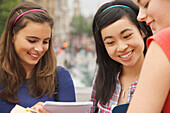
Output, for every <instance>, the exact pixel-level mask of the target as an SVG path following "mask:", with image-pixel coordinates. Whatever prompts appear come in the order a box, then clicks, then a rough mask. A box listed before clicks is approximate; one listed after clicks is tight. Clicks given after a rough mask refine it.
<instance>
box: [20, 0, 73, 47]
mask: <svg viewBox="0 0 170 113" xmlns="http://www.w3.org/2000/svg"><path fill="white" fill-rule="evenodd" d="M21 1H22V2H23V1H34V2H37V3H38V4H39V5H41V6H42V7H43V8H45V9H46V10H47V11H48V12H49V13H50V15H51V16H52V17H53V19H54V23H55V25H54V29H53V37H54V39H55V40H54V42H56V45H60V44H59V43H62V42H64V41H68V40H69V33H70V21H71V19H70V16H69V6H68V0H21Z"/></svg>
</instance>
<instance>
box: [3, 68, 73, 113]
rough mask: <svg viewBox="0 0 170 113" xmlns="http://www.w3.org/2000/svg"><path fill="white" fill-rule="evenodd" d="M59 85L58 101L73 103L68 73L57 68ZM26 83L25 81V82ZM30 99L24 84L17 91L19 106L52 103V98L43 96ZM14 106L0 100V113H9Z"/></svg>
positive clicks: (71, 84)
mask: <svg viewBox="0 0 170 113" xmlns="http://www.w3.org/2000/svg"><path fill="white" fill-rule="evenodd" d="M57 69H58V70H57V71H58V77H59V81H60V85H59V101H60V102H75V101H76V99H75V90H74V85H73V81H72V78H71V76H70V73H69V72H68V71H67V70H66V69H65V68H63V67H61V66H58V67H57ZM26 82H27V80H26ZM37 97H38V96H36V97H31V96H30V95H29V93H28V90H27V88H26V83H25V84H24V85H23V86H22V87H21V88H20V90H19V91H18V98H19V103H18V104H19V105H21V106H23V107H32V106H33V105H35V104H36V103H37V102H45V101H54V97H52V98H49V97H48V95H44V96H43V97H42V98H37ZM14 106H15V104H11V103H9V102H6V101H4V100H1V99H0V113H10V111H11V109H12V108H13V107H14Z"/></svg>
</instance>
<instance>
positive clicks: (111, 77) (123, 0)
mask: <svg viewBox="0 0 170 113" xmlns="http://www.w3.org/2000/svg"><path fill="white" fill-rule="evenodd" d="M113 5H125V6H128V7H130V8H126V7H116V8H109V9H107V10H105V9H106V8H108V7H110V6H113ZM138 12H139V8H138V6H137V5H136V4H135V3H134V2H133V1H131V0H115V1H111V2H107V3H105V4H103V5H102V6H101V7H100V8H99V9H98V11H97V12H96V14H95V17H94V20H93V35H94V39H95V42H96V43H95V44H96V45H95V46H96V53H97V59H96V63H97V65H98V70H97V75H96V80H95V84H96V85H95V87H96V104H97V102H98V101H100V103H101V104H104V105H105V104H106V103H107V102H108V101H109V99H110V98H111V96H112V93H113V91H114V90H115V87H116V77H117V73H118V72H119V70H120V67H121V64H120V63H119V62H116V61H114V60H112V59H111V58H110V56H109V55H108V53H107V51H106V48H105V45H104V43H103V40H102V36H101V30H102V29H103V28H104V27H106V26H108V25H110V24H112V23H114V22H116V21H117V20H119V19H121V18H123V17H127V18H128V19H129V20H130V21H131V22H132V23H133V24H134V25H135V26H136V27H137V28H138V30H139V32H140V33H141V35H142V33H144V35H145V36H146V37H145V38H144V43H145V44H146V39H147V38H148V37H149V36H151V35H152V31H151V29H150V27H149V26H147V25H146V23H145V22H139V21H137V15H138ZM145 53H146V45H145V50H144V54H145Z"/></svg>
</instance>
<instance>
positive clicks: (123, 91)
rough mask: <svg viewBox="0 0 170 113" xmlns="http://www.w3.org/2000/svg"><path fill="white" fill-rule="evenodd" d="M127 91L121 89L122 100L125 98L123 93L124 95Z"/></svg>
mask: <svg viewBox="0 0 170 113" xmlns="http://www.w3.org/2000/svg"><path fill="white" fill-rule="evenodd" d="M128 89H129V87H128ZM128 89H126V90H123V88H121V90H122V96H121V97H122V98H124V97H125V93H126V91H127V90H128Z"/></svg>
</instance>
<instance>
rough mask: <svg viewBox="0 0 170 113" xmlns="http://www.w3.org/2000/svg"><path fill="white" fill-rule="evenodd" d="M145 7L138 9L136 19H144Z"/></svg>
mask: <svg viewBox="0 0 170 113" xmlns="http://www.w3.org/2000/svg"><path fill="white" fill-rule="evenodd" d="M146 17H147V16H146V9H144V8H140V9H139V13H138V16H137V20H138V21H146V20H145V19H146Z"/></svg>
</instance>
